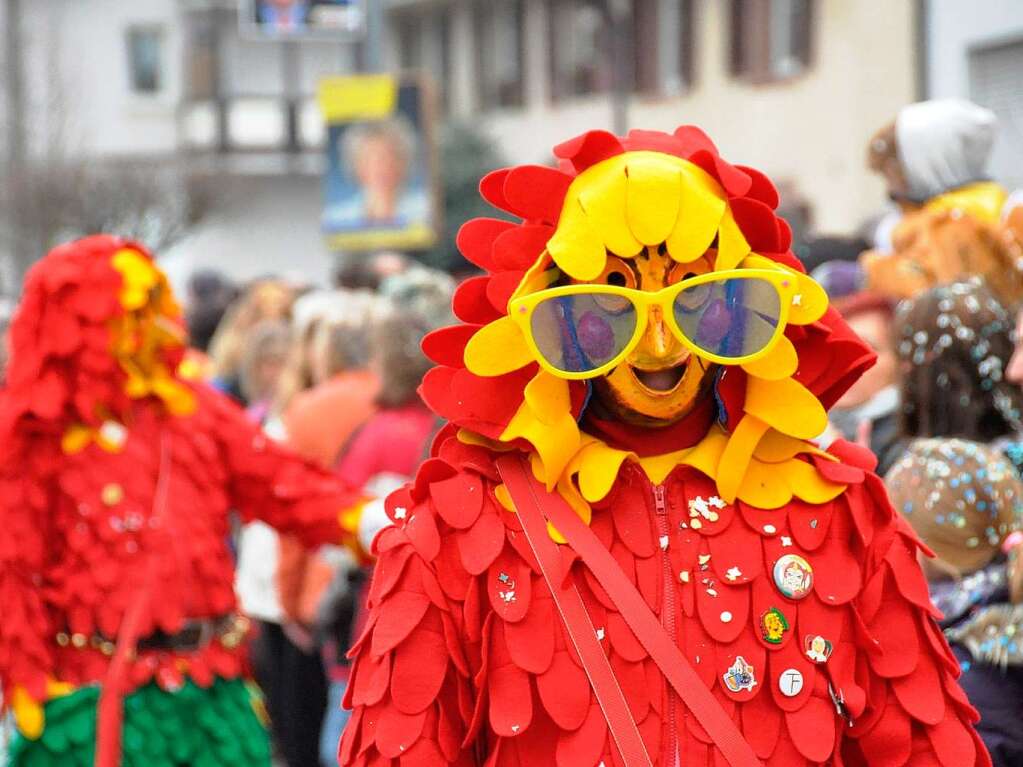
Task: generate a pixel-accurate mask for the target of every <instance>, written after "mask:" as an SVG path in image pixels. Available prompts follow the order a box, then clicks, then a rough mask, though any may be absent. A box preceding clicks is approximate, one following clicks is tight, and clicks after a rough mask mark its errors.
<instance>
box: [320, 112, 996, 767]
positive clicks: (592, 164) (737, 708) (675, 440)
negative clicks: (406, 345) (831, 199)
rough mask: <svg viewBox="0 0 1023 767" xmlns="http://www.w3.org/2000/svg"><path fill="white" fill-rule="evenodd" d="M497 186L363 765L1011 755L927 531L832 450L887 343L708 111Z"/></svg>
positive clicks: (413, 517) (380, 665)
mask: <svg viewBox="0 0 1023 767" xmlns="http://www.w3.org/2000/svg"><path fill="white" fill-rule="evenodd" d="M555 155H556V156H557V157H558V159H559V160H560V168H559V169H557V170H555V169H551V168H545V167H539V166H525V167H516V168H510V169H505V170H500V171H497V172H494V173H492V174H490V175H488V176H487V177H486V178H485V179H484V180H483V182H482V184H481V189H482V193H483V196H484V197H485V198H486V199H487V200H488V201H490V202H491V203H492V204H494V205H495V206H496V207H498V208H500V209H501V210H503V211H506V212H508V213H510V214H512V215H514V216H516V217H518V218H519V219H521V220H520V221H519V222H518V223H511V222H508V221H501V220H494V219H477V220H474V221H471V222H469V223H468V224H466V225H465V226H464V227H463V229H462V230H461V232H460V234H459V245H460V247H461V250H462V252H463V253H464V254H465V256H466V258H468V259H469V260H470V261H472V262H473V263H475V264H476V265H478V266H479V267H480V268H482V269H484V270H486V274H485V275H484V276H480V277H475V278H472V279H470V280H468V281H466V282H465V283H464V284H462V285H461V286H460V288H459V289H458V291H457V293H456V295H455V298H454V310H455V313H456V315H457V316H458V318H459V319H460V320H462V322H463V323H464V324H461V325H458V326H456V327H450V328H446V329H442V330H440V331H436V332H435V333H433V334H431V335H430V336H428V337H427V338H426V339H425V341H424V350H425V351H426V352H427V354H428V355H429V356H430V357H431V358H432V359H433V360H434V361H436V363H437V367H436V368H434V369H432V370H431V371H430V372H429V373H428V374H427V376H426V377H425V379H424V381H423V384H422V389H421V391H422V395H423V397H424V399H425V400H426V402H427V403H428V404H429V405H430V406H431V407H432V408H433V410H434V411H436V413H437V414H438V415H440V416H441V417H443V418H444V419H446V420H447V421H448V422H449V423H448V425H447V426H446V427H445V428H444V429H443V430H442V431H441V432H440V433H439V434H438V437H437V440H436V442H435V444H434V448H433V452H432V457H431V458H430V459H429V460H428V461H426V462H425V463H424V464H423V466H422V468H421V469H420V471H419V472H418V475H417V476H416V478H415V480H414V481H413V482H412V483H411V485H410V486H408V487H406V488H404V489H402V490H399V491H397V492H396V493H394V494H393V495H391V496H390V497H389V498H388V499H387V501H386V508H387V510H388V514H389V516H390V518H391V520H392V521H393V523H394V524H393V525H392V526H390V527H387V528H385V529H384V530H383V531H382V532H381V533H380V534H379V536H378V537H377V538H376V540H375V542H374V550H375V553H376V554H377V555H378V557H379V560H378V563H377V565H376V572H375V576H374V579H373V582H372V586H371V589H370V594H369V601H370V608H371V615H370V618H369V620H368V624H367V627H366V630H365V632H364V634H363V635H362V636H361V638H360V639H359V640H358V641H357V643H356V644H355V646H354V648H353V651H352V654H353V657H354V659H355V661H354V668H353V671H352V680H351V683H350V685H349V687H348V691H347V704H348V705H349V706H350V707H352V708H353V716H352V720H351V723H350V725H349V727H348V729H347V731H346V732H345V734H344V737H343V738H342V741H341V745H340V748H339V760H340V763H341V764H342V765H345V766H346V767H370V766H374V767H375V766H378V765H388V766H389V767H419V766H423V767H426V766H428V765H429V766H431V767H433V766H436V765H459V766H460V767H469V766H470V765H472V766H477V765H486V766H487V767H491V766H493V767H535V766H537V765H554V766H555V767H597V765H603V766H604V767H611V765H617V766H621V765H625V766H626V767H638V766H640V765H661V766H663V767H704V766H705V765H707V766H713V767H724V766H725V765H730V767H750V766H752V765H771V766H777V767H799V766H800V765H821V764H826V765H846V766H848V767H853V766H861V765H863V766H865V765H870V767H899V766H900V765H912V766H913V767H923V766H924V765H928V766H934V767H937V766H938V765H943V766H944V767H964V766H967V767H968V766H970V765H988V764H989V760H988V756H987V754H986V753H985V751H984V749H983V746H982V745H981V744H980V741H979V740H978V738H977V735H976V733H975V732H974V729H973V727H972V723H973V722H974V721H976V713H975V711H974V710H973V709H972V708H971V707H970V704H969V703H968V701H967V700H966V699H965V697H964V695H963V693H962V691H961V690H960V688H959V686H958V684H957V682H956V677H957V675H958V673H959V668H958V664H957V663H956V661H955V658H954V657H953V656H952V654H951V653H950V651H949V648H948V645H947V644H946V643H945V640H944V638H943V637H942V634H941V631H940V630H939V629H938V627H937V624H936V623H935V620H934V616H935V612H934V610H933V609H932V607H931V605H930V602H929V600H928V596H927V584H926V581H925V579H924V577H923V575H922V574H921V570H920V567H919V565H918V563H917V554H918V552H920V551H921V549H922V546H921V544H920V543H919V542H918V541H917V539H916V537H915V536H914V534H913V533H912V531H911V530H910V529H909V527H908V526H907V525H906V524H904V523H903V522H902V521H900V519H899V517H898V515H897V514H896V513H895V512H894V511H893V509H892V507H891V505H890V504H889V502H888V499H887V496H886V495H885V491H884V487H883V485H882V483H881V481H880V480H879V479H878V477H877V476H876V475H875V474H873V473H872V467H873V465H874V459H873V458H872V457H871V456H870V455H869V454H868V453H867V451H866V450H864V449H862V448H858V447H856V446H854V445H852V444H851V443H848V442H838V443H836V444H835V445H834V446H832V447H831V449H830V450H829V451H824V450H821V449H820V448H818V447H817V446H816V445H815V444H814V443H813V442H812V441H811V440H812V439H813V438H814V437H816V436H817V435H818V434H820V433H821V432H822V431H823V430H824V428H825V425H826V416H825V412H826V408H827V407H828V406H830V405H831V404H832V403H833V402H834V401H835V400H836V399H837V398H838V397H839V396H840V395H841V393H842V392H843V391H845V389H846V388H847V387H848V386H849V385H850V384H851V383H852V382H853V381H854V380H855V379H856V377H857V376H858V375H860V374H861V373H862V372H863V371H864V370H865V369H866V368H867V367H869V366H870V365H871V364H872V362H873V359H874V355H873V353H872V352H871V351H870V349H869V348H868V347H867V346H866V345H865V344H864V343H863V342H862V341H860V340H859V339H858V338H857V337H856V336H854V335H853V334H852V332H851V331H850V330H849V329H848V328H847V327H846V325H845V324H844V322H843V321H842V320H841V318H840V317H839V316H838V314H837V313H836V312H835V311H834V310H832V309H829V308H828V306H827V297H826V295H825V293H824V291H823V290H822V289H821V288H820V287H819V286H818V285H817V284H816V283H814V282H813V281H812V280H811V279H810V278H809V277H807V276H806V274H805V273H804V271H803V269H802V267H801V265H800V264H799V262H798V261H797V260H796V258H795V257H794V256H793V255H792V252H791V250H790V244H791V234H790V230H789V228H788V226H787V225H786V224H785V222H784V221H782V220H781V219H779V218H778V217H777V216H776V215H775V213H774V209H775V208H776V206H777V205H778V196H777V193H776V191H775V189H774V187H773V186H772V185H771V183H770V182H769V181H768V179H767V178H765V177H764V175H762V174H761V173H759V172H758V171H756V170H753V169H751V168H746V167H741V166H734V165H730V164H729V163H727V162H726V161H725V160H723V159H722V158H721V157H720V156H719V155H718V152H717V150H716V149H715V147H714V145H713V144H712V143H711V141H710V140H709V139H708V138H707V137H706V136H705V135H704V134H703V133H702V132H701V131H700V130H698V129H696V128H693V127H688V126H687V127H682V128H679V129H678V130H677V131H675V133H674V134H670V135H669V134H665V133H657V132H645V131H633V132H631V133H630V134H629V135H628V136H627V137H626V138H618V137H615V136H613V135H611V134H609V133H606V132H603V131H595V132H590V133H586V134H584V135H582V136H580V137H578V138H576V139H574V140H572V141H569V142H567V143H565V144H562V145H560V146H558V147H557V148H556V149H555Z"/></svg>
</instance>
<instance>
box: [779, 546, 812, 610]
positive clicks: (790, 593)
mask: <svg viewBox="0 0 1023 767" xmlns="http://www.w3.org/2000/svg"><path fill="white" fill-rule="evenodd" d="M774 585H775V586H777V587H778V591H780V592H781V593H782V594H784V595H785V596H787V597H788V598H789V599H802V598H803V597H805V596H806V595H807V594H809V593H810V590H811V589H812V588H813V568H812V567H811V566H810V563H809V562H807V561H806V560H805V559H803V558H802V557H801V556H799V555H798V554H786V555H785V556H783V557H781V558H779V559H778V561H777V562H775V563H774Z"/></svg>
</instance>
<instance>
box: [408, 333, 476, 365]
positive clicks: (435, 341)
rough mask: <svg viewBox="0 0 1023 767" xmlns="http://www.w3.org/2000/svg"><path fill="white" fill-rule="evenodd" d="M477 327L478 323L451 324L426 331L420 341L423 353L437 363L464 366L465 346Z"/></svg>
mask: <svg viewBox="0 0 1023 767" xmlns="http://www.w3.org/2000/svg"><path fill="white" fill-rule="evenodd" d="M479 329H480V326H479V325H452V326H450V327H446V328H440V329H439V330H434V331H432V332H430V333H427V334H426V335H425V336H424V337H423V342H422V349H423V354H425V355H426V356H427V357H429V358H430V359H431V360H433V361H434V362H436V363H437V364H438V365H446V366H447V367H452V368H460V367H464V365H465V363H464V362H463V361H462V356H463V354H464V353H465V346H466V344H468V343H469V339H470V338H472V337H473V336H474V335H475V334H476V331H477V330H479Z"/></svg>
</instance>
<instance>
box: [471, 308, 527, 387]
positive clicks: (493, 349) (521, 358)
mask: <svg viewBox="0 0 1023 767" xmlns="http://www.w3.org/2000/svg"><path fill="white" fill-rule="evenodd" d="M463 360H464V361H465V366H466V368H468V370H469V372H471V373H475V374H476V375H478V376H484V377H486V378H490V377H493V376H500V375H504V374H505V373H511V372H512V371H514V370H518V369H520V368H523V367H525V366H526V365H528V364H529V363H530V362H532V361H533V355H532V353H531V352H530V351H529V347H528V346H527V345H526V341H525V339H524V338H523V337H522V331H521V330H519V327H518V325H516V324H515V322H514V321H513V320H512V318H511V317H501V318H500V319H498V320H494V321H493V322H491V323H490V324H489V325H484V326H483V327H482V328H480V329H479V330H478V331H476V333H475V334H474V335H473V337H472V338H470V339H469V343H468V344H466V346H465V353H464V354H463Z"/></svg>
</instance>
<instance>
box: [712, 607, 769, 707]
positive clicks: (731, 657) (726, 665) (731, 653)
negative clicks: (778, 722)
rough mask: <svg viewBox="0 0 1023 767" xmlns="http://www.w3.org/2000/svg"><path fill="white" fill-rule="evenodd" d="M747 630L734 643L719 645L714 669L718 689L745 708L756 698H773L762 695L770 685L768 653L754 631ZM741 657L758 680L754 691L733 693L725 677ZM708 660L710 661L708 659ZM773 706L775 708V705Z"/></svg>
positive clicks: (747, 628)
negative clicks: (750, 667)
mask: <svg viewBox="0 0 1023 767" xmlns="http://www.w3.org/2000/svg"><path fill="white" fill-rule="evenodd" d="M745 629H746V630H745V631H743V633H742V634H741V635H740V636H739V637H738V638H737V639H736V640H735V641H734V642H731V643H730V644H727V645H718V646H717V647H716V648H715V655H714V658H715V660H714V668H715V671H716V672H717V673H716V675H715V681H716V683H717V686H718V688H719V689H720V690H721V692H722V693H723V694H724V695H725V696H727V697H728V698H730V699H732V700H735V701H738V702H741V703H743V705H744V706H745V704H746V703H747V702H749V701H750V700H752V699H754V698H765V699H767V700H770V698H771V696H770V694H765V695H761V693H762V692H763V691H764V688H765V686H767V684H768V675H767V652H766V651H765V650H764V647H763V645H761V644H760V642H759V640H758V639H757V638H756V637H755V636H754V634H753V630H751V628H750V627H748V626H747V627H745ZM740 656H741V657H742V659H743V660H744V661H746V663H748V664H749V665H750V666H752V667H753V678H754V680H756V684H755V685H754V686H753V689H752V690H739V691H738V692H732V691H731V690H729V689H728V686H727V685H726V684H725V675H726V674H727V673H728V669H730V668H731V667H732V666H733V665H734V664H735V661H736V658H738V657H740ZM707 660H708V661H709V660H710V659H709V658H708V659H707ZM771 705H772V707H773V705H774V704H771Z"/></svg>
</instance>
